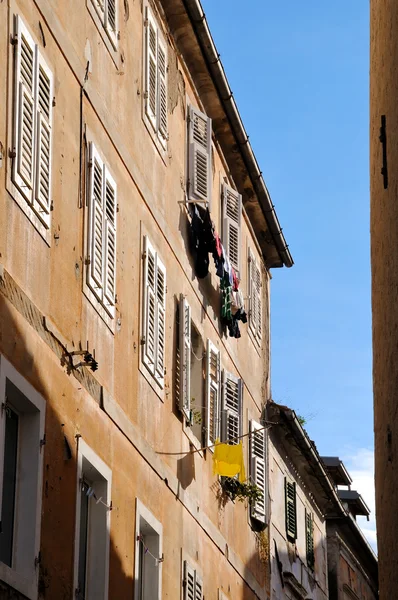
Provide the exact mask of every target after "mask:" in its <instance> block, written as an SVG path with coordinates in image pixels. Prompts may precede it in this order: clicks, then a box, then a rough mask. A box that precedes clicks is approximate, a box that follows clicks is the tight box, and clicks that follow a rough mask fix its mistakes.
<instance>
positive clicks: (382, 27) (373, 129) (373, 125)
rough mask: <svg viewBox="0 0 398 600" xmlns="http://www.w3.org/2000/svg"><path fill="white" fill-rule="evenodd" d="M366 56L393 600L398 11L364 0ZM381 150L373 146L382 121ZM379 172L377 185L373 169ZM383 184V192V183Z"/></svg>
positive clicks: (385, 582) (383, 526) (378, 464)
mask: <svg viewBox="0 0 398 600" xmlns="http://www.w3.org/2000/svg"><path fill="white" fill-rule="evenodd" d="M370 5H371V14H370V20H371V51H370V176H371V260H372V316H373V387H374V410H375V415H374V428H375V469H376V472H375V474H376V515H377V537H378V554H379V577H380V598H381V599H382V600H387V599H389V598H394V597H395V596H396V594H397V592H396V590H397V588H398V571H397V568H396V556H397V552H398V513H397V511H396V510H395V506H394V502H392V499H393V498H395V497H396V495H397V493H398V478H397V468H396V463H397V460H398V451H397V449H398V445H397V444H398V421H397V418H396V411H397V399H398V397H397V377H398V360H397V356H398V355H397V331H398V303H397V289H398V263H397V252H396V247H397V236H398V231H397V223H398V191H397V189H398V188H397V186H398V172H397V168H396V164H397V159H398V109H397V102H396V98H397V96H398V77H397V72H398V5H397V3H396V2H394V0H372V1H371V3H370ZM383 115H384V116H385V119H386V131H385V133H386V144H385V158H386V161H384V164H383V144H382V143H381V141H380V127H381V119H382V116H383ZM383 167H384V169H387V174H388V181H386V182H385V181H384V179H385V178H384V177H383V175H382V173H381V169H382V168H383ZM385 183H386V185H387V187H386V188H385V187H384V185H385Z"/></svg>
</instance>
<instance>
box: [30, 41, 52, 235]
mask: <svg viewBox="0 0 398 600" xmlns="http://www.w3.org/2000/svg"><path fill="white" fill-rule="evenodd" d="M37 65H38V71H37V72H38V81H37V104H36V109H37V113H36V114H37V130H36V148H37V154H36V180H35V181H36V185H35V202H34V208H35V210H36V212H37V213H38V214H39V216H40V218H41V219H42V221H43V223H44V224H45V225H46V227H47V228H48V227H49V226H50V210H51V160H52V157H51V147H52V100H53V74H52V72H51V70H50V68H49V67H48V65H47V64H46V62H45V60H44V58H43V57H42V56H41V54H40V53H39V52H37Z"/></svg>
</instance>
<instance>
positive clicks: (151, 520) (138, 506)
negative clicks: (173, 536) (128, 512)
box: [134, 498, 163, 600]
mask: <svg viewBox="0 0 398 600" xmlns="http://www.w3.org/2000/svg"><path fill="white" fill-rule="evenodd" d="M141 519H143V520H144V521H145V522H146V523H147V524H148V525H149V526H150V527H151V529H153V531H155V533H156V534H157V535H158V537H159V558H161V557H162V554H163V525H162V524H161V523H160V522H159V521H158V520H157V519H156V517H154V516H153V514H152V513H151V512H150V511H149V510H148V509H147V507H146V506H145V505H144V504H143V503H142V502H141V500H139V499H138V498H136V503H135V559H134V582H135V583H134V598H139V595H138V594H139V589H138V586H139V579H140V578H139V568H140V543H141V542H140V541H139V539H138V537H139V535H140V531H141ZM162 564H163V563H161V562H160V563H158V566H157V567H155V568H156V569H157V575H158V593H157V595H156V596H155V597H154V598H151V600H161V598H162Z"/></svg>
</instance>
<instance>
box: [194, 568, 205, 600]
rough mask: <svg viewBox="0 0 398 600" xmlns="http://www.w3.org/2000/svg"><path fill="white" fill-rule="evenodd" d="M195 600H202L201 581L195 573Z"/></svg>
mask: <svg viewBox="0 0 398 600" xmlns="http://www.w3.org/2000/svg"><path fill="white" fill-rule="evenodd" d="M195 600H203V581H202V578H201V577H199V575H198V573H197V571H195Z"/></svg>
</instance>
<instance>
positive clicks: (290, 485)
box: [285, 477, 297, 542]
mask: <svg viewBox="0 0 398 600" xmlns="http://www.w3.org/2000/svg"><path fill="white" fill-rule="evenodd" d="M285 517H286V535H287V538H288V540H290V541H291V542H295V541H296V539H297V507H296V483H295V482H291V481H289V480H288V479H287V478H286V477H285Z"/></svg>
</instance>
